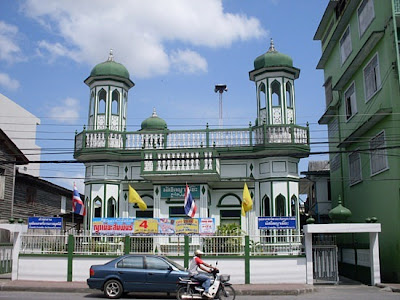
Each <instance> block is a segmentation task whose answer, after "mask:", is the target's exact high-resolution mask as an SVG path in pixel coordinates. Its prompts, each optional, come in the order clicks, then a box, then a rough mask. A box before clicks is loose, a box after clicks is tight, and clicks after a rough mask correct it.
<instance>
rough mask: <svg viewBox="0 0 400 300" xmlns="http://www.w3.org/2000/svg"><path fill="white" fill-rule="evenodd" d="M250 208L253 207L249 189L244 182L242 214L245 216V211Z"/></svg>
mask: <svg viewBox="0 0 400 300" xmlns="http://www.w3.org/2000/svg"><path fill="white" fill-rule="evenodd" d="M252 208H253V200H251V196H250V193H249V189H248V188H247V183H244V188H243V200H242V216H245V215H246V212H248V211H249V210H251V209H252Z"/></svg>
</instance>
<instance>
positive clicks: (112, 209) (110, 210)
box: [107, 197, 117, 218]
mask: <svg viewBox="0 0 400 300" xmlns="http://www.w3.org/2000/svg"><path fill="white" fill-rule="evenodd" d="M116 208H117V201H115V199H114V198H113V197H111V198H110V199H108V202H107V218H115V217H116Z"/></svg>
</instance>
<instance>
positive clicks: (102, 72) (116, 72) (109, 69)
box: [90, 60, 129, 79]
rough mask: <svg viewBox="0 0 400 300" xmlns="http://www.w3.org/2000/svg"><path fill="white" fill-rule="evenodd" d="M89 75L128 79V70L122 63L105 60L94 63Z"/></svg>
mask: <svg viewBox="0 0 400 300" xmlns="http://www.w3.org/2000/svg"><path fill="white" fill-rule="evenodd" d="M90 76H93V77H95V76H117V77H122V78H126V79H129V72H128V70H127V69H126V68H125V67H124V66H123V65H122V64H120V63H117V62H115V61H113V60H107V61H105V62H102V63H99V64H98V65H96V66H95V67H94V68H93V69H92V72H90Z"/></svg>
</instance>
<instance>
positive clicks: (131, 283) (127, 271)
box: [116, 255, 147, 292]
mask: <svg viewBox="0 0 400 300" xmlns="http://www.w3.org/2000/svg"><path fill="white" fill-rule="evenodd" d="M116 271H117V274H118V276H119V277H120V278H121V281H122V284H123V285H124V288H125V290H126V291H132V292H133V291H144V290H145V288H144V286H145V283H146V273H147V271H146V270H145V265H144V259H143V256H141V255H133V256H127V257H125V258H123V259H121V260H120V261H119V262H118V263H117V264H116Z"/></svg>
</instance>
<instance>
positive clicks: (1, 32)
mask: <svg viewBox="0 0 400 300" xmlns="http://www.w3.org/2000/svg"><path fill="white" fill-rule="evenodd" d="M17 36H18V28H17V27H16V26H14V25H10V24H7V23H5V22H3V21H0V60H5V61H6V62H9V63H13V62H17V61H21V60H23V58H22V55H21V49H20V47H19V46H18V44H17Z"/></svg>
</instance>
